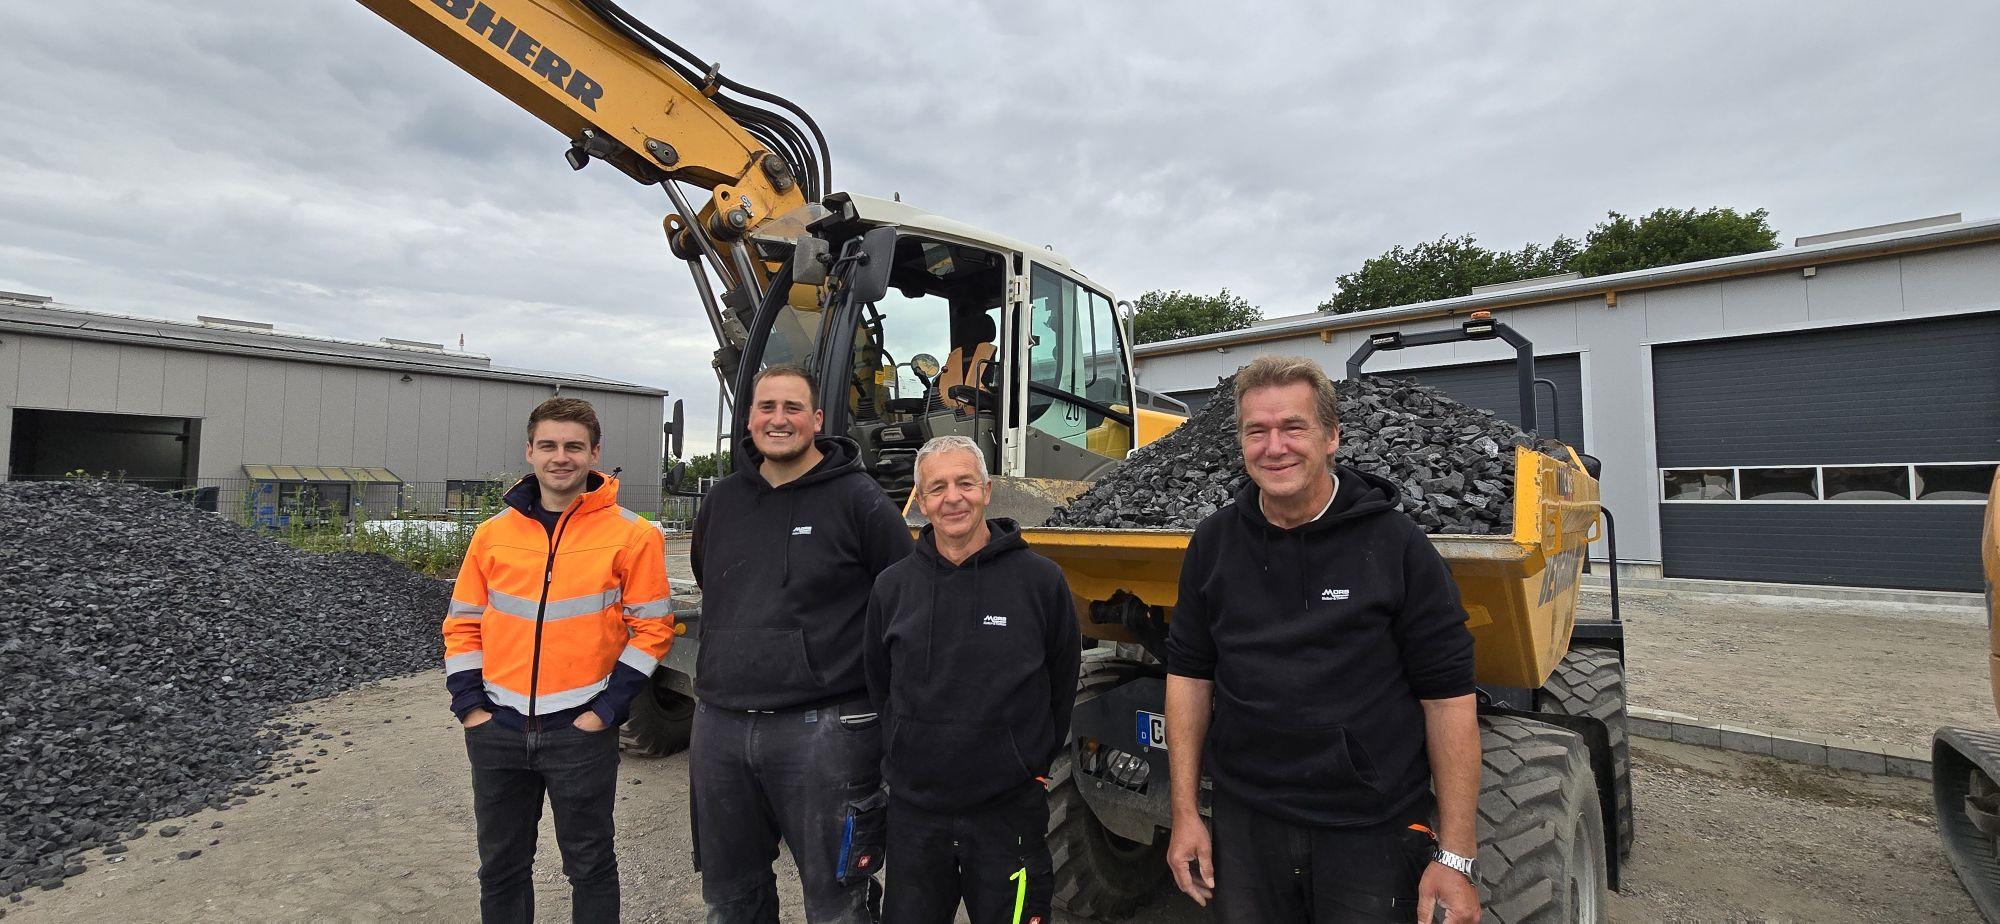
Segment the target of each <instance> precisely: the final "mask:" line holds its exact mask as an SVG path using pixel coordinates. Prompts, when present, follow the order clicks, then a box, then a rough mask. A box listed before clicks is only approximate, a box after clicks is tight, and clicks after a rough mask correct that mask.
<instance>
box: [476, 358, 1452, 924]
mask: <svg viewBox="0 0 2000 924" xmlns="http://www.w3.org/2000/svg"><path fill="white" fill-rule="evenodd" d="M1235 389H1236V398H1237V424H1238V435H1239V438H1240V440H1241V444H1242V449H1243V456H1244V463H1245V467H1246V469H1247V470H1248V472H1249V475H1250V479H1251V484H1250V485H1248V486H1246V487H1245V488H1244V490H1243V491H1242V492H1241V493H1240V494H1239V495H1238V497H1237V499H1236V502H1235V503H1234V504H1231V505H1229V506H1226V507H1224V508H1223V509H1222V510H1220V511H1218V512H1216V513H1215V514H1213V515H1212V516H1210V517H1209V518H1208V519H1206V520H1204V521H1203V522H1202V523H1201V524H1200V526H1199V527H1198V528H1197V529H1196V531H1195V534H1194V537H1193V539H1192V540H1191V541H1190V543H1189V546H1188V550H1187V556H1186V561H1185V563H1184V566H1183V568H1182V571H1181V587H1180V599H1179V601H1178V602H1177V604H1176V605H1175V608H1174V618H1173V620H1172V623H1171V627H1170V634H1169V638H1168V642H1167V656H1168V664H1167V668H1168V672H1169V677H1168V681H1167V706H1166V711H1167V739H1168V740H1169V741H1172V742H1173V743H1174V748H1173V749H1172V750H1171V751H1170V752H1169V754H1170V760H1171V762H1172V775H1171V786H1172V789H1171V798H1172V806H1173V813H1174V825H1173V833H1172V841H1171V845H1170V848H1169V851H1168V861H1169V865H1170V867H1171V869H1172V872H1173V875H1174V878H1175V881H1176V883H1177V884H1178V885H1179V886H1180V888H1181V889H1182V890H1183V891H1185V892H1187V893H1188V894H1189V895H1190V896H1192V897H1194V898H1195V900H1196V901H1197V902H1199V903H1202V904H1207V903H1208V902H1209V901H1210V900H1211V899H1213V900H1214V902H1215V903H1216V908H1217V912H1218V914H1219V916H1220V917H1221V919H1222V920H1224V921H1227V922H1290V921H1298V922H1307V921H1348V920H1403V921H1408V920H1412V919H1416V920H1419V921H1428V920H1430V916H1431V911H1432V910H1433V908H1434V907H1436V906H1442V907H1443V908H1445V909H1447V911H1448V913H1449V917H1448V920H1449V921H1451V922H1454V924H1472V922H1476V921H1477V920H1478V918H1479V903H1478V890H1477V887H1476V886H1475V885H1474V883H1475V881H1476V879H1475V877H1474V870H1473V861H1472V860H1471V859H1470V858H1471V857H1473V856H1475V855H1476V853H1477V846H1478V845H1477V833H1476V831H1475V823H1476V809H1477V799H1478V791H1479V767H1480V745H1479V732H1478V725H1477V717H1476V710H1475V705H1474V698H1473V678H1472V640H1471V635H1470V633H1469V632H1468V631H1467V630H1466V628H1465V618H1466V617H1465V612H1464V610H1463V609H1462V608H1461V606H1460V605H1459V602H1458V592H1457V588H1456V586H1455V585H1454V584H1453V582H1452V579H1451V576H1450V573H1449V572H1448V571H1447V569H1446V567H1445V564H1444V562H1443V560H1442V559H1441V558H1440V557H1439V555H1438V554H1437V552H1436V551H1435V550H1434V549H1433V548H1432V547H1431V545H1430V543H1429V541H1428V540H1427V538H1426V537H1425V536H1424V534H1423V533H1422V531H1421V530H1420V529H1419V528H1418V527H1417V526H1416V524H1415V523H1413V522H1412V521H1410V520H1409V519H1408V518H1407V517H1404V516H1402V515H1401V514H1399V513H1397V512H1396V508H1397V489H1396V487H1395V485H1394V484H1393V483H1392V482H1390V481H1388V480H1386V479H1382V478H1379V477H1377V476H1374V475H1370V474H1367V473H1363V472H1360V471H1357V470H1354V469H1351V468H1347V467H1344V466H1342V467H1338V468H1336V467H1334V465H1333V454H1334V452H1335V450H1336V449H1338V447H1339V443H1340V431H1339V420H1338V411H1337V405H1336V403H1335V400H1334V392H1333V386H1332V383H1331V382H1329V381H1328V380H1327V378H1326V376H1325V374H1324V373H1323V372H1321V371H1320V369H1319V368H1318V367H1317V366H1316V365H1314V364H1313V363H1311V362H1310V361H1307V360H1304V359H1298V358H1292V357H1265V358H1260V359H1258V360H1256V361H1255V362H1252V363H1251V364H1250V365H1249V366H1247V367H1245V368H1244V369H1243V370H1242V371H1241V372H1239V373H1238V375H1237V379H1236V385H1235ZM575 405H581V410H579V409H578V408H576V407H575ZM822 419H823V418H822V415H821V412H820V410H819V409H818V407H817V387H816V383H815V382H814V380H813V377H812V375H811V374H810V373H809V372H807V371H806V370H804V369H803V368H800V367H797V366H789V365H784V366H773V367H770V368H767V369H765V370H764V371H763V372H762V373H760V374H759V375H758V376H757V377H756V379H755V380H754V382H753V385H752V394H751V395H750V404H749V423H750V441H751V444H752V447H754V448H753V450H752V451H751V452H750V453H749V455H750V460H751V463H752V464H750V465H748V466H746V467H744V468H743V469H741V470H739V471H738V472H737V473H735V474H733V475H731V476H730V477H729V478H727V479H725V480H723V481H722V482H720V483H719V484H717V485H716V487H715V488H714V489H712V491H711V492H710V493H709V495H708V496H707V498H706V501H705V502H704V503H703V504H702V507H701V512H700V514H699V516H698V518H697V520H696V523H695V531H694V539H693V549H692V551H693V566H694V571H695V577H696V579H697V581H700V582H701V584H702V587H703V590H704V593H705V601H704V603H705V605H704V612H703V621H704V627H703V632H702V639H701V642H702V648H701V651H700V653H699V655H698V664H697V678H696V681H695V690H696V695H697V698H698V699H699V700H700V705H699V706H698V707H697V710H696V714H695V723H694V737H693V743H692V746H691V751H692V752H691V755H690V762H691V776H692V784H691V785H692V789H693V793H692V795H693V810H692V814H693V821H694V826H695V831H696V834H695V847H696V856H695V860H696V865H697V867H698V868H699V869H700V870H701V871H702V874H703V876H702V892H703V899H704V900H705V902H706V903H707V905H708V908H709V921H710V922H711V924H734V922H755V924H766V922H769V924H775V922H776V921H777V920H778V904H777V886H776V876H775V874H774V873H773V870H772V863H773V861H774V860H775V859H776V858H777V852H778V851H777V848H778V843H779V841H780V840H783V841H784V842H785V844H787V845H788V846H789V847H790V849H791V853H792V856H793V858H794V860H795V862H796V864H797V866H798V869H799V874H800V877H801V880H802V885H803V887H804V893H805V905H806V908H805V919H806V920H808V921H810V922H814V924H821V922H828V924H848V922H857V924H858V922H867V921H872V920H873V919H874V917H875V914H876V913H877V909H876V908H875V907H874V901H873V900H874V898H875V897H876V894H877V893H876V891H875V884H874V880H873V878H872V877H873V875H874V873H875V872H876V871H877V870H878V869H879V868H880V867H881V865H882V860H883V856H884V852H885V851H884V848H885V842H884V841H885V837H886V846H887V853H888V854H890V855H893V856H894V857H895V860H896V863H895V870H894V874H893V879H894V881H893V883H892V885H893V887H892V888H891V889H890V890H889V893H888V903H887V907H886V918H885V920H887V921H888V922H890V924H905V922H908V924H928V922H939V924H942V922H948V921H950V920H952V918H953V915H954V914H955V913H956V909H957V907H958V904H959V902H960V901H961V900H963V901H964V903H965V905H966V908H967V910H968V911H969V912H970V914H971V917H972V920H973V922H974V924H988V922H995V924H997V922H1008V924H1023V922H1035V924H1039V922H1042V921H1046V920H1047V919H1048V917H1049V915H1050V909H1049V903H1050V898H1051V896H1050V892H1051V888H1052V885H1053V871H1052V868H1051V862H1050V856H1049V850H1048V847H1047V845H1046V843H1045V841H1044V834H1045V830H1046V827H1047V824H1048V809H1047V804H1046V797H1045V792H1044V777H1045V776H1046V774H1047V772H1048V769H1049V766H1050V764H1051V762H1052V761H1053V760H1054V759H1055V758H1056V757H1057V756H1058V755H1059V754H1060V753H1061V751H1062V749H1063V748H1064V747H1065V746H1066V745H1067V743H1068V739H1069V735H1068V725H1069V718H1070V711H1071V706H1072V703H1073V701H1074V693H1075V686H1076V683H1077V676H1078V669H1079V659H1080V636H1079V633H1078V630H1077V622H1076V614H1075V610H1074V606H1073V603H1072V597H1071V594H1070V590H1069V587H1068V585H1067V583H1066V582H1065V581H1064V579H1063V576H1062V572H1061V571H1060V569H1058V568H1057V567H1056V566H1055V565H1054V564H1053V563H1052V562H1050V561H1048V560H1047V559H1045V558H1043V557H1042V556H1040V555H1037V554H1035V553H1034V552H1032V551H1029V549H1028V547H1027V544H1026V542H1025V541H1023V539H1022V538H1021V534H1020V530H1019V527H1018V526H1017V525H1016V524H1015V523H1014V522H1013V521H1011V520H1006V519H991V520H989V519H987V518H986V516H985V511H986V506H987V504H988V502H989V501H990V499H991V486H990V476H989V474H988V469H987V466H986V462H985V458H984V455H983V453H982V452H981V450H980V448H979V446H978V444H976V443H975V442H973V441H972V440H969V439H966V438H963V437H940V438H938V439H935V440H932V441H931V442H930V443H928V444H927V445H925V446H924V447H923V449H922V450H921V451H920V452H919V453H918V456H917V464H916V477H917V501H918V504H919V506H920V507H921V509H922V511H923V512H924V514H925V515H926V516H927V517H928V519H929V520H930V525H929V526H926V527H925V528H924V530H923V531H922V533H921V534H920V535H919V537H918V539H917V541H916V543H915V545H914V551H913V547H912V544H911V541H910V538H909V532H908V530H907V528H906V527H905V526H904V525H903V521H902V518H901V516H900V515H899V514H898V513H897V511H896V510H895V508H894V506H893V505H892V504H890V502H889V501H888V499H887V497H886V496H885V495H884V494H883V493H882V491H881V490H880V489H879V488H878V487H877V485H876V483H875V482H874V480H873V479H872V478H870V477H869V476H868V474H867V473H866V472H865V471H863V469H862V468H861V465H860V463H859V460H858V451H857V448H856V447H855V445H854V444H853V443H852V442H851V441H849V440H846V439H844V438H839V437H823V436H819V435H818V431H819V429H820V425H821V423H822ZM529 426H530V431H529V433H530V443H529V447H528V459H529V462H530V463H531V465H534V466H535V474H534V475H531V476H529V477H528V478H526V479H524V480H523V481H522V482H521V484H520V485H517V486H516V487H515V488H514V490H512V491H510V492H509V493H508V495H507V501H508V505H509V509H508V510H507V511H503V513H502V514H501V515H500V516H498V517H495V518H494V519H493V520H491V521H489V522H488V523H487V524H485V525H483V526H482V527H480V530H479V532H478V533H477V535H476V536H475V538H474V541H473V545H472V551H471V552H470V553H469V554H468V557H467V559H466V563H465V567H464V568H463V569H462V570H461V573H460V577H459V584H458V588H457V589H456V590H455V591H454V594H453V602H452V607H451V615H450V617H449V618H447V620H446V623H445V634H446V639H447V668H446V670H447V674H448V685H449V686H450V687H451V689H452V691H453V710H454V712H456V713H457V714H458V715H459V716H460V717H461V719H462V721H464V723H465V725H466V728H467V748H468V751H469V753H470V754H471V757H472V763H473V768H474V797H475V804H476V808H477V810H478V819H479V834H480V856H481V866H480V880H481V894H482V899H481V908H482V913H483V915H484V916H485V918H486V919H487V920H489V921H492V920H526V919H528V918H530V917H531V916H532V911H533V906H532V895H531V892H530V891H529V884H528V870H529V866H530V863H531V861H532V857H533V851H534V835H535V827H536V821H537V819H539V817H540V811H541V799H542V796H543V793H544V792H546V793H547V794H548V796H549V798H550V801H551V802H552V803H553V804H554V806H555V810H556V831H557V841H558V844H559V846H560V847H561V849H562V853H563V858H564V871H565V872H566V873H567V874H568V875H569V877H570V880H571V882H572V884H573V887H574V889H575V897H574V910H575V914H576V919H577V920H592V921H600V920H615V919H616V917H617V907H618V891H617V878H616V877H617V864H616V859H615V857H613V855H612V850H611V805H612V801H613V796H612V791H613V785H614V784H615V772H616V765H617V750H616V737H615V734H612V733H607V732H606V731H605V730H606V729H608V728H610V727H611V726H615V725H617V724H618V723H620V722H622V721H623V718H624V712H625V708H626V706H627V704H629V702H630V700H631V697H632V695H633V694H634V693H635V692H637V691H638V690H639V689H641V688H643V685H644V683H645V682H646V678H647V677H648V676H649V675H650V674H651V672H652V669H653V666H654V665H655V664H657V662H658V659H659V658H660V657H662V656H664V654H665V652H666V649H667V646H668V643H669V642H670V641H671V639H672V619H671V616H670V615H669V614H668V612H667V604H666V600H667V588H666V580H665V574H664V556H663V550H662V547H661V540H660V535H659V533H658V531H657V530H655V529H653V528H652V527H651V526H649V525H647V524H644V523H639V522H637V519H638V518H637V517H636V516H633V515H630V514H627V513H625V511H624V510H623V509H622V508H618V507H616V506H615V493H616V489H617V482H616V481H615V480H612V479H610V478H609V476H603V475H598V474H596V473H593V472H589V470H588V467H589V465H590V464H592V463H594V462H595V461H596V458H597V452H598V450H597V444H598V433H597V427H596V421H595V418H594V416H591V415H590V413H589V406H588V405H587V404H584V403H583V402H580V401H573V400H571V399H560V398H558V399H551V400H550V401H549V402H546V403H545V404H543V405H542V406H541V407H539V408H537V409H536V411H535V414H534V415H533V416H532V417H531V420H530V424H529ZM586 438H587V442H586V441H585V440H586ZM544 534H545V535H544ZM530 540H533V541H530ZM529 553H533V554H529ZM544 555H545V556H546V562H544V561H542V560H540V559H541V558H542V557H543V556H544ZM530 558H535V559H537V560H535V561H529V560H528V559H530ZM488 652H492V653H493V654H492V656H488V654H487V653H488ZM878 708H879V709H880V711H881V713H882V714H883V715H881V716H878V714H877V710H878ZM884 718H886V721H883V719H884ZM489 728H492V729H496V730H490V731H481V729H489ZM884 729H886V735H887V742H886V745H885V743H884ZM486 735H492V736H493V737H491V738H487V737H485V736H486ZM1204 770H1206V771H1207V773H1208V774H1209V775H1210V777H1211V778H1212V779H1213V783H1214V793H1213V794H1214V800H1213V801H1214V804H1213V807H1212V813H1213V817H1214V832H1213V835H1212V836H1211V833H1210V830H1209V828H1208V826H1207V825H1206V824H1205V823H1204V820H1203V818H1202V816H1201V814H1200V807H1199V805H1198V802H1197V795H1198V785H1199V780H1200V778H1201V775H1202V772H1203V771H1204ZM884 776H886V778H887V782H888V788H887V791H886V793H885V792H884V789H883V786H882V782H883V777H884ZM885 828H886V835H885Z"/></svg>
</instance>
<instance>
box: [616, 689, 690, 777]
mask: <svg viewBox="0 0 2000 924" xmlns="http://www.w3.org/2000/svg"><path fill="white" fill-rule="evenodd" d="M693 737H694V700H693V699H692V698H691V697H687V696H683V695H681V694H680V693H676V692H674V691H673V690H670V689H668V688H667V685H666V684H663V683H661V682H660V678H659V675H657V674H655V675H654V676H653V680H652V682H651V683H648V684H647V685H646V689H644V690H641V691H639V695H638V696H635V697H633V698H632V716H631V718H628V719H626V720H625V727H624V728H622V729H620V730H619V732H618V744H619V746H620V747H622V748H624V749H625V753H627V754H631V755H632V756H634V757H665V756H667V755H669V754H678V753H680V752H682V751H685V750H687V746H688V741H689V740H690V739H692V738H693Z"/></svg>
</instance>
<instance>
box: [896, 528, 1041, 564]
mask: <svg viewBox="0 0 2000 924" xmlns="http://www.w3.org/2000/svg"><path fill="white" fill-rule="evenodd" d="M935 529H936V527H933V526H929V525H926V526H925V527H924V528H923V531H922V532H919V533H917V550H916V554H917V555H918V556H919V557H921V558H922V559H923V560H924V561H927V562H929V563H930V564H931V567H933V568H936V569H937V570H939V571H954V570H957V569H959V568H977V567H980V566H982V565H990V564H992V563H993V560H994V559H996V558H999V557H1000V556H1002V555H1005V554H1007V553H1008V552H1013V551H1016V550H1019V549H1026V548H1027V547H1028V540H1026V539H1023V538H1021V524H1019V523H1016V522H1014V521H1013V520H1010V519H1008V518H1006V517H988V518H987V520H986V531H987V532H988V533H989V534H990V535H989V536H988V537H987V539H986V544H985V545H984V546H981V547H980V548H979V551H976V552H974V553H972V554H971V555H969V556H967V557H966V559H965V561H964V562H962V563H960V564H952V561H951V559H949V558H946V557H944V553H942V552H939V551H938V547H937V533H936V532H935Z"/></svg>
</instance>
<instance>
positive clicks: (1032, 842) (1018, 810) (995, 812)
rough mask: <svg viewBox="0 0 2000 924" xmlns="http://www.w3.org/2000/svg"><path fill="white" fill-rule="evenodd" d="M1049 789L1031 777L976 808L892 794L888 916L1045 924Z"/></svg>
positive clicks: (896, 922) (924, 922)
mask: <svg viewBox="0 0 2000 924" xmlns="http://www.w3.org/2000/svg"><path fill="white" fill-rule="evenodd" d="M1048 828H1049V802H1048V794H1047V793H1046V792H1045V791H1044V790H1043V789H1042V785H1041V784H1040V783H1036V782H1032V781H1030V782H1028V783H1026V784H1025V785H1023V786H1022V787H1021V789H1020V790H1019V791H1018V792H1015V793H1010V794H1008V795H1007V797H1006V798H1005V799H1003V800H1001V801H999V802H997V803H995V804H994V805H992V806H990V807H983V808H981V809H979V810H976V811H970V812H957V813H939V812H931V811H926V810H924V809H921V808H918V807H916V806H914V805H911V804H909V803H907V802H904V801H901V800H899V799H897V798H895V794H894V793H891V794H890V798H889V889H888V897H887V898H886V900H885V901H884V902H883V909H882V910H883V916H882V921H883V924H950V922H951V921H952V919H953V915H955V914H956V913H957V912H958V904H959V901H960V900H961V899H962V900H963V901H964V902H965V911H966V914H967V915H968V916H969V917H971V919H972V924H1046V922H1047V921H1049V919H1050V917H1049V914H1050V913H1049V898H1050V894H1051V893H1052V892H1053V891H1054V890H1055V867H1054V864H1052V863H1051V862H1050V860H1049V845H1048V840H1047V833H1048Z"/></svg>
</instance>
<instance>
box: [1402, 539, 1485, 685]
mask: <svg viewBox="0 0 2000 924" xmlns="http://www.w3.org/2000/svg"><path fill="white" fill-rule="evenodd" d="M1465 620H1466V615H1465V607H1464V606H1463V605H1462V604H1460V603H1459V599H1458V584H1457V583H1456V582H1454V581H1453V580H1452V579H1451V570H1450V569H1449V568H1447V567H1446V566H1445V563H1444V557H1443V556H1441V555H1439V554H1438V551H1437V548H1436V547H1434V546H1432V545H1431V543H1430V540H1429V539H1428V538H1426V537H1425V536H1424V534H1423V533H1421V532H1419V531H1418V530H1417V529H1416V528H1415V526H1414V525H1413V526H1412V527H1411V528H1410V531H1409V537H1408V539H1407V541H1406V542H1405V543H1404V545H1403V609H1402V611H1401V612H1399V613H1397V614H1396V620H1395V622H1394V624H1393V625H1392V627H1391V631H1393V632H1394V633H1395V636H1396V647H1397V648H1398V649H1400V650H1401V651H1402V657H1403V675H1404V676H1405V677H1407V678H1408V679H1409V682H1410V689H1411V690H1412V691H1413V692H1415V693H1416V694H1417V698H1418V699H1450V698H1452V697H1454V696H1464V695H1466V694H1469V693H1471V692H1472V632H1471V630H1469V629H1467V628H1466V627H1465Z"/></svg>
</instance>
